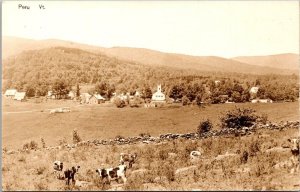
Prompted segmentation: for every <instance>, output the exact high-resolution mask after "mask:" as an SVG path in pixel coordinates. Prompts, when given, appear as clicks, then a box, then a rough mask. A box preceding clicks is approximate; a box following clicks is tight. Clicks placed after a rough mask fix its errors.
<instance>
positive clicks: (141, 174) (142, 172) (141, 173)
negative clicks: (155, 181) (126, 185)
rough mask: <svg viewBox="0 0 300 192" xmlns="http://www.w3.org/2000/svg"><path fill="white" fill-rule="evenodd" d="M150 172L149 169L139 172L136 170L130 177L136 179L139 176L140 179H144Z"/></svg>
mask: <svg viewBox="0 0 300 192" xmlns="http://www.w3.org/2000/svg"><path fill="white" fill-rule="evenodd" d="M148 171H149V170H147V169H137V170H134V171H132V172H131V173H130V177H136V176H139V177H142V176H144V175H145V174H146V173H147V172H148Z"/></svg>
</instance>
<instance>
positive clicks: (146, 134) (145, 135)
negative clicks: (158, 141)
mask: <svg viewBox="0 0 300 192" xmlns="http://www.w3.org/2000/svg"><path fill="white" fill-rule="evenodd" d="M139 136H140V137H151V135H150V133H140V134H139Z"/></svg>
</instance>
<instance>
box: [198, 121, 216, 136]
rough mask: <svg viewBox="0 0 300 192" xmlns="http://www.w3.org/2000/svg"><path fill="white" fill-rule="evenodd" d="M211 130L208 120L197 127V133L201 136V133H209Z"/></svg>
mask: <svg viewBox="0 0 300 192" xmlns="http://www.w3.org/2000/svg"><path fill="white" fill-rule="evenodd" d="M212 128H213V124H212V123H211V121H210V120H209V119H207V120H205V121H200V124H199V125H198V130H197V133H198V134H199V135H201V134H203V133H206V132H209V131H210V130H211V129H212Z"/></svg>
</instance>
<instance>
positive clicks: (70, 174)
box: [64, 166, 80, 185]
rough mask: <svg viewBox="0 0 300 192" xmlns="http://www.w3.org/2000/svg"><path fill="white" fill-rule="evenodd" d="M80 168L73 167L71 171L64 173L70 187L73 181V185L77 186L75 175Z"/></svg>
mask: <svg viewBox="0 0 300 192" xmlns="http://www.w3.org/2000/svg"><path fill="white" fill-rule="evenodd" d="M79 168H80V166H76V167H74V166H73V167H72V168H70V169H66V170H65V171H64V173H65V179H66V184H67V185H70V180H71V179H72V183H73V184H75V178H74V177H75V174H76V173H77V172H78V170H79Z"/></svg>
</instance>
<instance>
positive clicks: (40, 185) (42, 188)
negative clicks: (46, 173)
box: [34, 182, 48, 191]
mask: <svg viewBox="0 0 300 192" xmlns="http://www.w3.org/2000/svg"><path fill="white" fill-rule="evenodd" d="M34 187H35V189H37V190H38V191H45V190H48V186H47V183H46V182H39V183H34Z"/></svg>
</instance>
